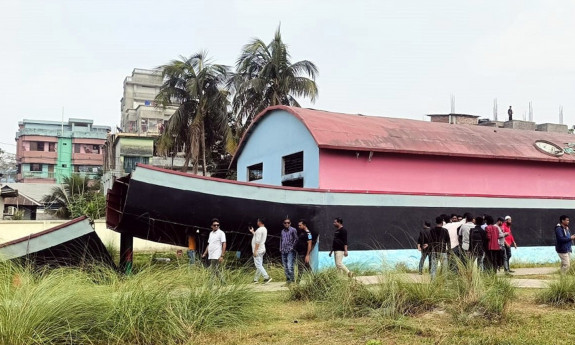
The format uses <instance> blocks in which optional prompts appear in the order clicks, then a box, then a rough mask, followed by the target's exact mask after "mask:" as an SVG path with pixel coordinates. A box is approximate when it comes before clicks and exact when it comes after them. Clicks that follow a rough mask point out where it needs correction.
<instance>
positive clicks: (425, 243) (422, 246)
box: [417, 222, 431, 274]
mask: <svg viewBox="0 0 575 345" xmlns="http://www.w3.org/2000/svg"><path fill="white" fill-rule="evenodd" d="M430 227H431V224H429V222H425V223H423V229H421V230H420V231H419V237H418V238H417V250H419V251H420V252H421V259H419V274H423V265H425V259H427V258H428V257H429V228H430ZM429 270H430V271H431V258H430V259H429Z"/></svg>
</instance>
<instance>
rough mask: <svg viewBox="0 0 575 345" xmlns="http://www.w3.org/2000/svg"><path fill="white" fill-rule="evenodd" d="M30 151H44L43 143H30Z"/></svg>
mask: <svg viewBox="0 0 575 345" xmlns="http://www.w3.org/2000/svg"><path fill="white" fill-rule="evenodd" d="M30 151H44V143H43V142H41V141H31V142H30Z"/></svg>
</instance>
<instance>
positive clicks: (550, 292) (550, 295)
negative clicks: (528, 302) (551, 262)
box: [537, 275, 575, 307]
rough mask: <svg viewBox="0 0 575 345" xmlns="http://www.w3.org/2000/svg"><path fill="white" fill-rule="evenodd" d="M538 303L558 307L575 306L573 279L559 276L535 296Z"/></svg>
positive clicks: (574, 283)
mask: <svg viewBox="0 0 575 345" xmlns="http://www.w3.org/2000/svg"><path fill="white" fill-rule="evenodd" d="M537 301H538V302H539V303H548V304H552V305H554V306H558V307H572V306H575V277H574V276H572V275H561V277H559V279H558V280H555V281H553V282H551V283H549V286H548V287H547V288H546V289H544V290H543V291H541V292H540V293H539V294H538V295H537Z"/></svg>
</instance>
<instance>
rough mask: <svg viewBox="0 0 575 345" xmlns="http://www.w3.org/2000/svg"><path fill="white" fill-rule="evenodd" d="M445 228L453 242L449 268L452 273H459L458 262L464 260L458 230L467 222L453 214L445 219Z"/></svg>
mask: <svg viewBox="0 0 575 345" xmlns="http://www.w3.org/2000/svg"><path fill="white" fill-rule="evenodd" d="M444 223H445V224H444V225H443V227H444V228H445V229H447V232H449V239H450V241H451V244H450V248H451V250H450V251H449V256H450V258H449V266H450V268H451V270H452V271H457V260H462V259H461V257H462V255H461V252H460V248H459V236H458V233H457V232H458V229H459V227H460V226H462V225H463V224H464V223H465V220H463V219H462V220H459V218H458V217H457V215H456V214H452V215H451V217H447V216H445V217H444Z"/></svg>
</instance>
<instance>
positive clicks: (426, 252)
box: [419, 249, 431, 274]
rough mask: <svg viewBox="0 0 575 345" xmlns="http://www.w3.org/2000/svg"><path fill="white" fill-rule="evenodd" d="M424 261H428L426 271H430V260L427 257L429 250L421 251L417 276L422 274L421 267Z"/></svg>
mask: <svg viewBox="0 0 575 345" xmlns="http://www.w3.org/2000/svg"><path fill="white" fill-rule="evenodd" d="M425 259H428V260H427V262H428V267H427V268H428V269H429V270H431V258H430V256H429V250H425V249H424V250H422V251H421V258H420V259H419V274H422V273H423V265H425Z"/></svg>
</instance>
